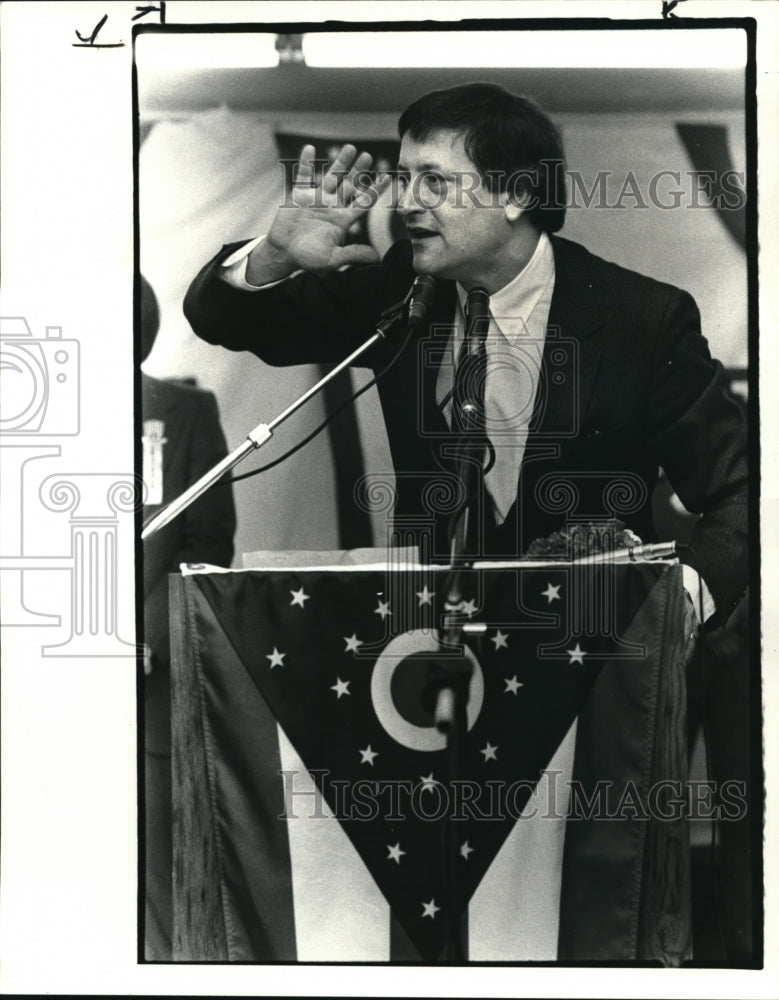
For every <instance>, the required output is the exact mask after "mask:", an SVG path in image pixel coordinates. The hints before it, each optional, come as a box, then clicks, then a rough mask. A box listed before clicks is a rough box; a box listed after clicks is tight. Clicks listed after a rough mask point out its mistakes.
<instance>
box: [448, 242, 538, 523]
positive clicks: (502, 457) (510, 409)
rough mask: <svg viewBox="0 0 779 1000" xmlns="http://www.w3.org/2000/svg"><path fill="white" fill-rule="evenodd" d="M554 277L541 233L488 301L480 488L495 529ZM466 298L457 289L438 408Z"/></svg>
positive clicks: (520, 450) (521, 442)
mask: <svg viewBox="0 0 779 1000" xmlns="http://www.w3.org/2000/svg"><path fill="white" fill-rule="evenodd" d="M554 274H555V270H554V253H553V252H552V244H551V243H550V241H549V237H548V236H547V235H546V233H541V235H540V236H539V239H538V243H537V244H536V249H535V251H534V252H533V256H532V257H531V258H530V260H529V261H528V262H527V264H526V265H525V267H523V269H522V270H521V271H520V272H519V274H517V275H516V277H515V278H513V279H512V280H511V281H510V282H509V283H508V284H507V285H504V286H503V288H501V289H499V290H498V291H497V292H495V293H493V295H491V296H490V325H489V329H488V331H487V341H486V349H487V380H486V385H485V391H484V404H485V406H484V410H485V423H486V427H485V429H486V431H487V436H488V437H489V439H490V443H491V444H492V446H493V448H494V449H495V464H494V465H493V466H492V468H491V469H490V471H489V472H488V473H487V475H486V477H485V480H484V482H485V485H486V487H487V492H488V493H489V495H490V498H491V499H492V502H493V505H494V508H495V509H494V514H495V519H496V522H497V523H498V524H502V523H503V522H504V521H505V519H506V515H507V514H508V512H509V510H510V509H511V505H512V504H513V503H514V500H515V499H516V496H517V481H518V479H519V469H520V466H521V465H522V457H523V455H524V452H525V442H526V441H527V435H528V426H529V424H530V418H531V416H532V414H533V406H534V403H535V399H536V393H537V391H538V383H539V377H540V373H541V359H542V357H543V352H544V342H545V340H546V325H547V322H548V320H549V307H550V306H551V303H552V291H553V290H554ZM466 298H467V289H465V288H463V287H462V286H461V285H460V284H458V285H457V308H456V312H455V317H454V330H453V334H452V336H451V337H450V344H449V349H448V350H447V352H446V362H445V363H444V364H443V365H442V366H441V367H440V369H439V371H438V379H437V382H436V400H437V402H438V404H439V406H440V405H441V403H442V402H443V400H444V399H446V397H447V395H449V394H450V393H451V389H452V384H453V380H454V364H455V361H456V359H457V357H458V356H459V352H460V347H461V345H462V341H463V337H464V330H465V320H464V310H465V300H466ZM451 410H452V404H451V400H450V401H449V402H447V403H446V405H445V406H444V409H443V412H444V416H445V417H446V419H447V422H448V423H449V425H450V426H451Z"/></svg>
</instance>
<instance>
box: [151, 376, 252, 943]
mask: <svg viewBox="0 0 779 1000" xmlns="http://www.w3.org/2000/svg"><path fill="white" fill-rule="evenodd" d="M141 390H142V425H141V426H142V429H143V425H144V424H145V423H146V421H149V420H156V421H162V423H163V436H164V437H165V439H166V440H165V443H164V445H163V446H162V481H163V502H164V503H167V502H169V501H170V500H173V499H175V498H176V497H177V496H178V495H179V494H180V493H182V492H183V491H184V490H185V489H186V488H187V487H188V486H190V485H191V484H192V483H193V482H195V481H196V480H197V479H198V478H199V477H200V476H201V475H202V474H203V473H205V472H207V471H208V470H209V469H211V468H212V467H213V466H214V465H215V464H216V463H217V462H218V461H219V460H220V459H222V458H224V456H225V455H226V454H227V445H226V443H225V438H224V434H223V433H222V428H221V426H220V423H219V413H218V410H217V404H216V399H215V398H214V396H213V394H212V393H210V392H206V391H204V390H202V389H197V388H194V387H192V386H189V385H185V384H183V383H177V382H167V381H161V380H159V379H155V378H151V377H150V376H148V375H146V374H145V373H142V374H141ZM157 510H159V505H155V506H149V507H145V508H144V519H145V518H146V517H148V516H149V515H151V514H154V513H156V511H157ZM234 533H235V507H234V505H233V497H232V490H231V487H229V486H224V485H216V486H214V487H213V488H212V489H210V490H209V491H208V492H207V493H206V494H204V495H203V496H202V497H200V498H199V499H198V500H197V501H196V502H195V503H193V504H192V505H191V506H190V507H189V508H188V509H187V510H186V511H184V513H183V514H180V515H179V516H178V517H177V518H175V519H174V520H173V521H171V522H170V524H168V525H166V526H165V527H164V528H162V529H161V530H160V531H159V532H157V533H156V534H155V535H152V536H151V537H150V538H149V539H147V540H146V542H145V543H144V548H143V596H144V641H145V643H146V644H147V646H148V647H149V649H150V660H151V673H149V674H147V675H146V677H145V685H144V686H145V703H144V742H145V759H146V781H145V815H146V837H145V852H146V957H147V958H149V959H157V960H165V959H170V957H171V934H172V897H171V891H172V890H171V872H172V846H171V845H172V840H171V774H170V767H171V732H170V647H169V634H170V626H169V620H168V615H169V609H168V574H169V573H176V572H178V570H179V565H180V564H181V563H182V562H204V563H212V564H214V565H217V566H229V565H230V563H231V561H232V558H233V535H234Z"/></svg>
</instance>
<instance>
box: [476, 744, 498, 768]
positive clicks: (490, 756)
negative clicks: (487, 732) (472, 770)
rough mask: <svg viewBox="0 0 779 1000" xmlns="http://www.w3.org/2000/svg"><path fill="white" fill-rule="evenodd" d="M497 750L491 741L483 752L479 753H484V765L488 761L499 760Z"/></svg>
mask: <svg viewBox="0 0 779 1000" xmlns="http://www.w3.org/2000/svg"><path fill="white" fill-rule="evenodd" d="M497 749H498V748H497V747H496V746H495V747H494V746H493V745H492V744H491V743H490V741H489V740H487V746H486V747H485V748H484V749H483V750H480V751H479V753H483V754H484V763H485V764H486V763H487V761H488V760H497V759H498V757H497Z"/></svg>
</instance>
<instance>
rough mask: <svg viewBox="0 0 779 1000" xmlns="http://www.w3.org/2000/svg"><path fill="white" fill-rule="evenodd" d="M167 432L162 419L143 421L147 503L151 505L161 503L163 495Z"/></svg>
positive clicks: (144, 476)
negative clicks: (163, 469) (164, 447)
mask: <svg viewBox="0 0 779 1000" xmlns="http://www.w3.org/2000/svg"><path fill="white" fill-rule="evenodd" d="M164 434H165V424H164V422H163V421H162V420H144V422H143V438H142V439H141V440H142V441H143V481H144V483H145V484H146V503H147V504H148V505H149V506H152V505H154V504H161V503H162V497H163V484H162V446H163V445H164V444H165V442H166V441H167V440H168V439H167V438H166V437H164V436H163V435H164Z"/></svg>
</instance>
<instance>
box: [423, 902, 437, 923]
mask: <svg viewBox="0 0 779 1000" xmlns="http://www.w3.org/2000/svg"><path fill="white" fill-rule="evenodd" d="M422 907H423V910H424V912H423V913H422V916H423V917H432V918H433V919H435V915H436V913H438V911H439V910H440V909H441V907H440V906H436V905H435V897H433V899H431V900H430V902H429V903H423V904H422Z"/></svg>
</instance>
